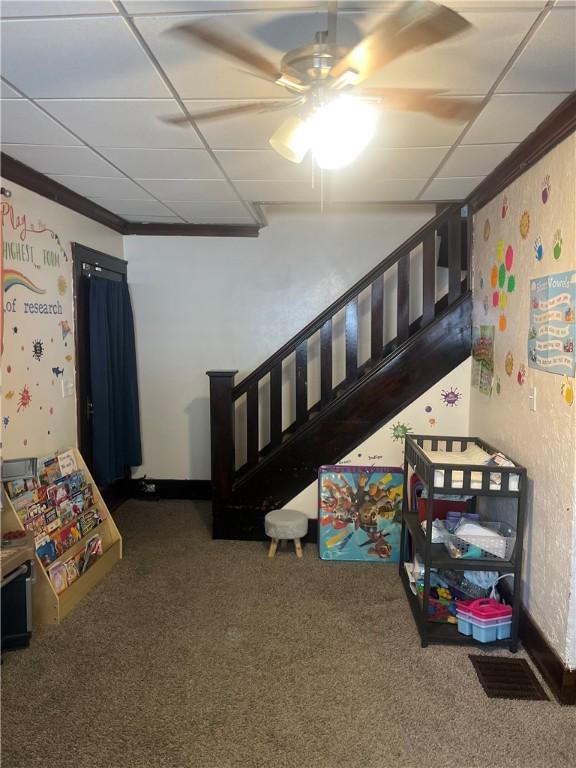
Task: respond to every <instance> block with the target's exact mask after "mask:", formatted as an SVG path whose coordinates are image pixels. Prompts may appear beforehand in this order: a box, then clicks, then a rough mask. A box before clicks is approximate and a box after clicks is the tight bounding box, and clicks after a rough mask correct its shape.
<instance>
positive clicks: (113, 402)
mask: <svg viewBox="0 0 576 768" xmlns="http://www.w3.org/2000/svg"><path fill="white" fill-rule="evenodd" d="M89 318H90V320H89V333H90V387H91V399H92V404H93V416H92V436H93V438H92V447H93V456H92V462H93V475H94V479H95V480H96V482H97V484H98V485H99V486H100V487H102V488H104V487H106V486H108V485H110V484H111V483H112V482H114V480H118V479H119V478H124V477H125V476H126V475H127V473H128V471H129V468H130V467H135V466H138V465H140V464H142V448H141V444H140V409H139V403H138V380H137V374H136V345H135V341H134V320H133V316H132V306H131V304H130V294H129V293H128V285H127V284H126V282H125V281H117V282H116V281H112V280H105V279H103V278H99V277H90V296H89Z"/></svg>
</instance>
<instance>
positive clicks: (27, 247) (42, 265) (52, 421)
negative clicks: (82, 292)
mask: <svg viewBox="0 0 576 768" xmlns="http://www.w3.org/2000/svg"><path fill="white" fill-rule="evenodd" d="M2 186H5V187H7V188H8V189H9V190H10V191H11V192H12V197H10V198H5V197H2V198H0V206H1V221H2V235H3V259H4V262H3V263H4V270H5V280H8V281H9V283H11V286H9V283H6V282H5V286H4V287H5V288H7V290H5V291H3V293H2V299H3V308H4V323H5V327H4V352H3V355H2V387H3V391H2V407H1V412H2V419H3V421H2V451H3V455H4V456H5V457H6V458H16V457H19V456H30V455H32V456H41V455H43V454H46V453H49V452H51V451H53V450H56V449H57V448H61V447H65V446H70V445H76V444H77V435H76V398H75V397H74V396H73V394H74V393H72V396H70V397H66V398H63V397H62V380H63V379H64V380H65V381H67V382H72V384H73V385H74V375H75V351H74V312H73V295H72V291H73V286H72V248H71V243H72V242H77V243H81V244H82V245H87V246H89V247H90V248H94V249H96V250H99V251H103V252H104V253H108V254H110V255H112V256H117V257H119V258H122V256H123V243H122V236H121V235H119V234H118V233H116V232H114V231H113V230H111V229H108V228H107V227H104V226H102V225H101V224H97V223H96V222H95V221H92V219H88V218H86V217H85V216H81V215H80V214H78V213H75V212H74V211H71V210H69V209H68V208H64V207H63V206H61V205H58V204H57V203H53V202H51V201H50V200H47V199H46V198H45V197H41V196H40V195H37V194H36V193H34V192H31V191H30V190H28V189H25V188H24V187H20V186H18V185H17V184H14V183H12V182H11V181H2ZM14 272H16V273H19V275H21V277H20V276H18V275H14ZM34 289H36V290H39V291H42V292H41V293H36V292H35V291H34ZM31 305H32V306H31ZM36 305H37V306H36ZM30 309H34V310H36V311H34V312H31V311H30ZM26 310H28V311H26ZM46 310H56V311H57V312H58V314H54V313H53V312H50V313H47V312H46ZM63 322H64V323H67V324H68V325H67V326H66V325H65V326H62V323H63ZM68 327H69V328H70V333H68V332H67V330H66V329H67V328H68ZM34 342H37V346H36V348H34V347H33V344H34ZM38 344H39V345H38ZM34 351H36V352H37V353H38V354H37V356H36V357H34ZM54 368H57V369H58V370H59V371H63V372H62V373H59V374H58V375H55V374H54V371H53V369H54ZM26 392H27V393H28V395H29V398H28V396H26ZM23 393H24V397H23ZM23 402H24V403H27V404H23Z"/></svg>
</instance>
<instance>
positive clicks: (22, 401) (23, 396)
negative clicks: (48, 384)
mask: <svg viewBox="0 0 576 768" xmlns="http://www.w3.org/2000/svg"><path fill="white" fill-rule="evenodd" d="M31 402H32V396H31V395H30V390H29V389H28V387H27V386H24V387H23V389H22V391H21V392H20V395H19V396H18V407H17V408H16V413H20V411H21V410H22V409H23V408H28V406H29V405H30V403H31Z"/></svg>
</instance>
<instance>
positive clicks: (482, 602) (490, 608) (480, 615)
mask: <svg viewBox="0 0 576 768" xmlns="http://www.w3.org/2000/svg"><path fill="white" fill-rule="evenodd" d="M457 607H458V606H457ZM464 611H465V612H467V613H468V614H469V615H470V616H472V617H473V618H475V619H478V620H480V621H486V620H487V619H500V621H502V620H505V619H509V618H510V617H511V616H512V606H511V605H503V604H502V603H499V602H498V601H497V600H494V598H493V597H481V598H480V599H479V600H473V601H472V602H471V603H470V604H469V605H468V606H467V607H464Z"/></svg>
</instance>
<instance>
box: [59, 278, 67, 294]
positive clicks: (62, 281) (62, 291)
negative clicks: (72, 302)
mask: <svg viewBox="0 0 576 768" xmlns="http://www.w3.org/2000/svg"><path fill="white" fill-rule="evenodd" d="M57 286H58V293H59V294H60V296H64V294H65V293H66V289H67V288H68V283H67V282H66V278H65V277H64V275H59V277H58V281H57Z"/></svg>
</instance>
